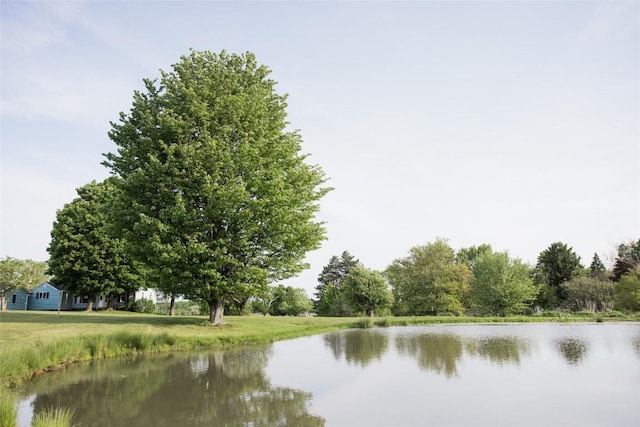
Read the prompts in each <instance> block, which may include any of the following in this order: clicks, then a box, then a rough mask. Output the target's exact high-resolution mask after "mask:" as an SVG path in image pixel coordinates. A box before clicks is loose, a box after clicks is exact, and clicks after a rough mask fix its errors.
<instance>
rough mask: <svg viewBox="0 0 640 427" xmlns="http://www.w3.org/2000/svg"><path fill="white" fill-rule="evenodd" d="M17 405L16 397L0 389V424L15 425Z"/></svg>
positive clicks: (6, 426)
mask: <svg viewBox="0 0 640 427" xmlns="http://www.w3.org/2000/svg"><path fill="white" fill-rule="evenodd" d="M17 419H18V405H17V403H16V398H15V396H13V395H12V394H10V393H8V392H7V391H4V390H0V426H2V427H17V425H18V421H17Z"/></svg>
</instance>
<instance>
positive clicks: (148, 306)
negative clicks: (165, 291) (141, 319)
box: [131, 299, 156, 314]
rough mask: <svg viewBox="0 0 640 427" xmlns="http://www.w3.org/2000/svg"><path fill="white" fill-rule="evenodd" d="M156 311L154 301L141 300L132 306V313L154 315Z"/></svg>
mask: <svg viewBox="0 0 640 427" xmlns="http://www.w3.org/2000/svg"><path fill="white" fill-rule="evenodd" d="M155 310H156V305H155V304H154V303H153V301H151V300H148V299H139V300H138V301H135V302H134V303H133V304H132V305H131V311H135V312H136V313H149V314H151V313H153V312H155Z"/></svg>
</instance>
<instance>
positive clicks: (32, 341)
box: [0, 311, 640, 393]
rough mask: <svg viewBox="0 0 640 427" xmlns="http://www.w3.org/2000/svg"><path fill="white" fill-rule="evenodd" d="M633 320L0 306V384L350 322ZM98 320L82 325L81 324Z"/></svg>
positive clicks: (325, 329)
mask: <svg viewBox="0 0 640 427" xmlns="http://www.w3.org/2000/svg"><path fill="white" fill-rule="evenodd" d="M634 320H635V321H637V320H640V318H639V317H638V316H637V315H635V316H633V315H632V316H620V315H615V316H611V317H607V315H606V313H600V314H598V313H594V314H593V315H592V316H587V315H582V316H576V315H568V314H566V315H565V314H558V315H553V316H511V317H464V316H462V317H453V316H434V317H431V316H421V317H380V318H377V317H376V318H355V317H351V318H344V317H343V318H324V317H309V318H303V317H270V316H266V317H265V316H261V315H253V316H228V317H227V324H225V325H223V326H215V327H214V326H210V325H208V324H207V322H206V319H205V318H204V317H203V316H180V317H169V316H160V315H143V314H137V313H128V312H94V313H84V312H64V313H62V315H61V316H60V317H58V316H57V314H56V313H52V312H11V311H10V312H6V311H3V312H0V325H1V327H0V332H1V334H0V343H1V344H2V350H1V351H0V357H1V358H2V363H1V364H0V391H2V390H4V391H5V392H9V393H11V392H12V391H14V390H15V389H16V388H17V387H19V386H20V385H21V384H23V383H24V382H27V381H29V380H31V379H32V378H35V377H36V376H40V375H44V374H48V373H55V372H61V371H64V369H65V368H66V367H68V366H70V365H73V364H75V363H79V362H87V361H91V360H97V359H105V358H113V357H131V356H135V355H140V354H153V353H170V352H178V351H180V352H181V351H189V350H207V349H225V348H229V347H234V346H241V345H254V344H266V343H270V342H275V341H281V340H286V339H293V338H299V337H303V336H309V335H316V334H321V333H326V332H331V331H336V330H342V329H351V328H372V327H388V326H413V325H428V324H447V323H457V324H465V323H466V324H491V323H528V322H531V323H533V322H535V323H539V322H554V323H555V322H602V321H607V322H608V321H634ZM92 325H93V326H94V327H95V328H98V331H96V332H88V331H87V327H90V326H92Z"/></svg>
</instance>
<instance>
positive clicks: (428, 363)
mask: <svg viewBox="0 0 640 427" xmlns="http://www.w3.org/2000/svg"><path fill="white" fill-rule="evenodd" d="M395 344H396V349H397V350H398V353H399V354H401V355H403V356H411V357H414V358H415V359H416V360H417V361H418V366H420V369H422V370H425V371H432V372H436V373H438V374H445V375H446V376H447V377H452V376H456V375H458V367H457V363H458V361H459V360H460V358H461V357H462V351H463V346H462V339H461V338H460V337H459V336H457V335H451V334H424V335H413V334H412V335H402V334H401V335H398V336H397V337H396V340H395Z"/></svg>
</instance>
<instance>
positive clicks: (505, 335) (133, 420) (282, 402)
mask: <svg viewBox="0 0 640 427" xmlns="http://www.w3.org/2000/svg"><path fill="white" fill-rule="evenodd" d="M23 396H24V398H23V400H22V401H21V404H20V425H22V426H28V425H29V424H30V420H31V417H32V416H33V414H34V413H38V412H39V411H42V410H43V409H45V408H50V407H56V406H61V407H67V408H71V409H72V410H73V411H74V413H75V421H76V423H77V424H79V425H80V426H110V427H119V426H127V427H131V426H205V425H206V426H213V425H215V426H222V425H224V426H300V427H304V426H328V427H334V426H337V427H340V426H358V425H369V426H541V425H572V426H573V425H580V426H599V427H600V426H617V427H624V426H634V427H637V426H640V323H597V324H582V323H580V324H578V323H561V324H558V323H544V324H537V323H536V324H531V323H529V324H494V325H429V326H415V327H390V328H376V329H358V330H347V331H341V332H337V333H330V334H324V335H317V336H312V337H305V338H298V339H294V340H288V341H281V342H277V343H274V344H271V345H268V346H259V347H251V348H243V349H236V350H230V351H212V352H207V353H198V354H186V353H185V354H180V353H178V354H171V355H163V356H154V357H140V358H137V359H135V360H130V359H127V360H104V361H98V362H94V363H91V364H86V365H81V366H75V367H72V368H70V369H68V370H66V371H65V372H64V373H61V374H53V375H45V376H42V377H40V378H37V379H36V380H34V381H33V382H32V383H31V384H29V385H28V386H27V387H26V388H25V390H24V394H23Z"/></svg>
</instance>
